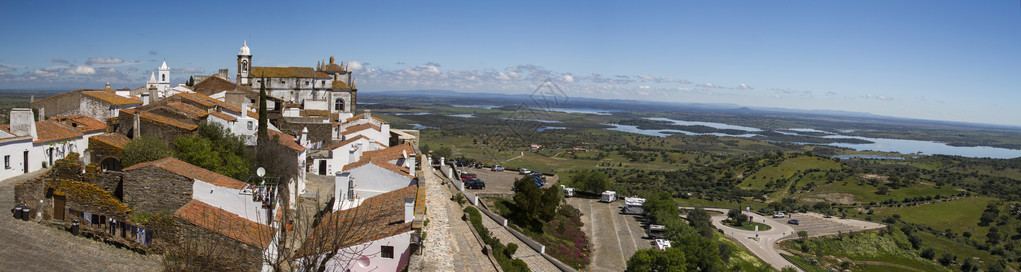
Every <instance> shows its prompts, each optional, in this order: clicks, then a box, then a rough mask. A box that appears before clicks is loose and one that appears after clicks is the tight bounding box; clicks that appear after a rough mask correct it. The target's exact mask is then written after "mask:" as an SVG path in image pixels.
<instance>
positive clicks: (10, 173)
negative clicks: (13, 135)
mask: <svg viewBox="0 0 1021 272" xmlns="http://www.w3.org/2000/svg"><path fill="white" fill-rule="evenodd" d="M29 149H32V138H31V137H25V138H23V139H20V140H8V141H7V142H4V143H0V160H2V159H4V157H5V156H10V157H9V158H10V168H7V167H6V165H0V180H5V179H8V178H11V177H16V176H18V175H21V174H24V173H25V171H24V170H25V168H24V167H25V151H29ZM31 156H32V155H29V159H30V160H31V159H32V158H31Z"/></svg>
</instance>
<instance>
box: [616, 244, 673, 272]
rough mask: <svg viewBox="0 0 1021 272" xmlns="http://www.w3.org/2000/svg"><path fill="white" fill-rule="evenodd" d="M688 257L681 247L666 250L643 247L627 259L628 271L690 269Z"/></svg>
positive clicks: (669, 271) (667, 271)
mask: <svg viewBox="0 0 1021 272" xmlns="http://www.w3.org/2000/svg"><path fill="white" fill-rule="evenodd" d="M686 267H688V261H687V258H686V257H685V256H684V251H683V250H681V249H679V248H674V247H671V248H667V249H666V250H658V249H643V250H639V251H636V252H635V254H634V255H631V258H628V260H627V271H635V272H637V271H642V272H644V271H660V272H672V271H688V270H687V269H686Z"/></svg>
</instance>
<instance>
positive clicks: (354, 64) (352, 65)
mask: <svg viewBox="0 0 1021 272" xmlns="http://www.w3.org/2000/svg"><path fill="white" fill-rule="evenodd" d="M364 68H365V66H362V63H361V62H358V61H354V60H352V61H348V62H347V69H348V70H351V71H355V72H357V71H361V70H362V69H364Z"/></svg>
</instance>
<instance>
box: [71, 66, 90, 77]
mask: <svg viewBox="0 0 1021 272" xmlns="http://www.w3.org/2000/svg"><path fill="white" fill-rule="evenodd" d="M67 74H68V75H79V76H87V75H94V74H96V69H93V68H92V67H88V66H77V67H71V68H68V69H67Z"/></svg>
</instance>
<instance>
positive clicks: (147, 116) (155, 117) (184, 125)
mask: <svg viewBox="0 0 1021 272" xmlns="http://www.w3.org/2000/svg"><path fill="white" fill-rule="evenodd" d="M139 119H142V120H146V121H152V122H157V123H161V124H165V125H169V126H173V127H177V128H181V129H185V130H195V129H196V128H198V127H199V125H196V124H193V123H191V122H185V121H181V120H178V119H174V118H170V117H166V116H163V115H159V114H155V113H151V112H147V111H146V112H142V113H141V116H139Z"/></svg>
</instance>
